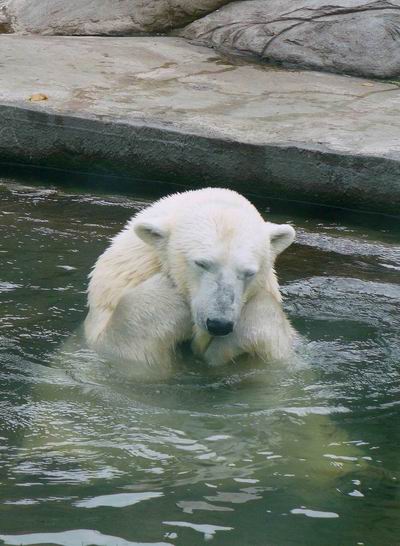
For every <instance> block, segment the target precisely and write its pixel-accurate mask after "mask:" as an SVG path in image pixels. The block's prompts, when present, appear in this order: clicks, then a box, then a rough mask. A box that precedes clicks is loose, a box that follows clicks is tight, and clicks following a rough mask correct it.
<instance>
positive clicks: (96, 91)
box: [0, 34, 400, 216]
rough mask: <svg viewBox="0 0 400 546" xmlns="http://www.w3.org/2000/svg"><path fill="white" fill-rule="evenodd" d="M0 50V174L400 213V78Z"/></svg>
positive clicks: (93, 49) (108, 47) (82, 50)
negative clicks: (82, 178) (50, 175)
mask: <svg viewBox="0 0 400 546" xmlns="http://www.w3.org/2000/svg"><path fill="white" fill-rule="evenodd" d="M0 42H1V54H2V57H1V65H2V66H1V70H0V169H1V171H0V172H2V173H3V172H4V168H5V167H4V163H6V164H7V163H8V164H13V165H15V164H22V165H25V166H27V165H31V166H32V167H33V168H36V167H45V168H46V172H47V170H49V172H51V169H55V170H54V172H55V173H56V177H57V179H59V177H60V176H61V174H60V173H62V170H63V169H65V170H67V171H69V172H71V171H75V172H80V173H89V174H88V178H87V181H89V180H90V181H94V183H96V182H98V181H100V180H103V181H105V180H107V181H108V183H109V184H110V187H114V184H115V185H116V186H115V187H118V184H119V182H118V181H117V179H116V178H114V176H115V175H117V176H120V177H121V180H125V181H126V182H125V184H126V188H133V189H134V191H136V192H137V191H138V184H139V181H140V180H142V181H144V182H143V187H144V188H146V182H145V181H151V180H153V181H154V180H158V181H162V182H163V184H168V183H170V184H173V185H172V186H169V187H168V190H167V187H165V186H163V185H161V186H160V189H161V190H162V191H172V190H174V191H177V190H178V189H179V188H180V187H183V186H186V187H199V186H200V187H204V186H206V185H207V186H208V185H217V186H225V187H230V188H233V189H237V190H239V191H241V192H245V193H253V194H257V195H259V196H264V197H270V196H275V197H278V198H279V199H282V198H286V197H287V198H288V199H291V200H293V199H298V200H302V201H308V202H314V203H315V202H317V203H324V204H335V205H340V206H344V207H359V208H363V209H367V208H368V209H370V210H374V211H384V212H390V213H392V214H395V215H397V216H399V211H400V139H399V135H400V117H399V116H397V115H396V113H397V112H398V111H399V110H400V90H399V87H398V86H397V85H395V84H393V83H387V82H378V81H366V80H363V79H360V78H353V77H350V76H346V77H344V76H339V75H337V74H326V73H322V72H313V71H304V70H303V71H295V70H285V69H282V68H276V67H274V68H271V67H268V66H266V67H260V66H257V65H256V64H253V63H252V64H243V63H231V62H229V61H227V60H224V59H222V58H221V57H220V56H219V55H216V54H215V53H214V52H210V50H209V49H208V48H205V47H199V46H194V45H191V44H188V43H187V42H186V41H185V40H183V39H182V38H171V37H166V36H162V37H160V36H159V37H132V38H124V39H121V38H112V37H110V38H107V39H104V38H100V37H97V38H96V37H77V36H74V37H70V36H18V35H15V34H14V35H12V34H11V35H4V36H1V37H0ZM34 93H41V94H43V95H45V96H46V97H48V100H42V101H38V102H36V101H35V102H31V101H29V100H27V99H28V97H30V96H32V95H33V94H34ZM73 176H75V175H73ZM68 178H69V179H71V175H70V174H69V175H68ZM163 188H164V189H163Z"/></svg>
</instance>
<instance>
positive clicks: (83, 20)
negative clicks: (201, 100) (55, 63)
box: [0, 0, 229, 36]
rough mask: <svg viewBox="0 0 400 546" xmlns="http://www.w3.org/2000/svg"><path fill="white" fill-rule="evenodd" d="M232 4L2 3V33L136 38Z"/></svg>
mask: <svg viewBox="0 0 400 546" xmlns="http://www.w3.org/2000/svg"><path fill="white" fill-rule="evenodd" d="M228 1H229V0H118V1H116V0H0V32H18V33H29V34H47V35H49V34H61V35H114V36H118V35H133V34H141V33H151V32H164V31H166V30H170V29H173V28H178V27H181V26H184V25H185V24H187V23H189V22H191V21H194V20H195V19H196V18H198V17H202V16H203V15H205V14H206V13H209V12H210V11H212V10H214V9H217V8H219V7H220V6H222V5H224V4H226V3H227V2H228Z"/></svg>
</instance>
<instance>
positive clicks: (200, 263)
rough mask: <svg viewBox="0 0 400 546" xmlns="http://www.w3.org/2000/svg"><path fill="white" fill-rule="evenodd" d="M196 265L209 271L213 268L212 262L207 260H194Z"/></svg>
mask: <svg viewBox="0 0 400 546" xmlns="http://www.w3.org/2000/svg"><path fill="white" fill-rule="evenodd" d="M194 263H195V265H197V267H199V268H200V269H203V270H204V271H209V270H210V269H211V265H212V264H211V262H208V261H207V260H194Z"/></svg>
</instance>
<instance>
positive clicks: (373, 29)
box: [182, 0, 400, 78]
mask: <svg viewBox="0 0 400 546" xmlns="http://www.w3.org/2000/svg"><path fill="white" fill-rule="evenodd" d="M182 35H183V36H184V37H186V38H188V39H190V40H192V41H194V42H196V43H201V44H203V45H208V46H211V47H214V48H215V49H218V50H219V51H222V52H224V53H228V54H239V55H246V56H252V57H255V58H257V59H259V60H261V61H265V62H272V63H279V64H283V65H286V66H294V67H302V68H313V69H317V70H327V71H331V72H339V73H348V74H355V75H358V76H366V77H377V78H395V77H398V76H400V0H392V1H386V0H373V1H368V0H335V1H334V2H326V0H286V1H285V0H247V1H240V2H232V3H230V4H229V5H227V6H224V7H222V8H221V9H219V10H218V11H216V12H214V13H211V14H209V15H207V16H205V17H203V18H202V19H199V20H198V21H196V22H194V23H192V24H190V25H189V26H188V27H186V28H185V29H184V30H183V31H182Z"/></svg>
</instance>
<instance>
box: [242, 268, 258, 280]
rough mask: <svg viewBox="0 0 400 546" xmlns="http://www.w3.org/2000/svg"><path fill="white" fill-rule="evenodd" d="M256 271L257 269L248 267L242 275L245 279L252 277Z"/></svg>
mask: <svg viewBox="0 0 400 546" xmlns="http://www.w3.org/2000/svg"><path fill="white" fill-rule="evenodd" d="M256 273H257V271H254V269H246V270H245V271H243V273H242V275H243V277H244V278H245V279H251V278H252V277H254V275H255V274H256Z"/></svg>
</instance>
